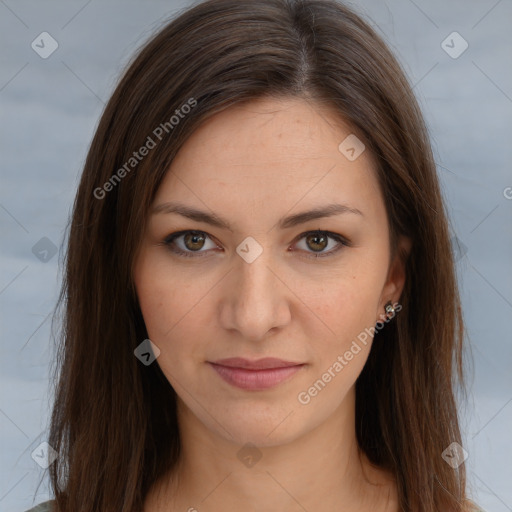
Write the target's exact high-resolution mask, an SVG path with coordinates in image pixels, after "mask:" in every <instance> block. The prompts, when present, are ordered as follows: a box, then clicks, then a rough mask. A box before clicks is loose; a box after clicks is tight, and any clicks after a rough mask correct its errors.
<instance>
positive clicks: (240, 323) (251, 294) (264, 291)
mask: <svg viewBox="0 0 512 512" xmlns="http://www.w3.org/2000/svg"><path fill="white" fill-rule="evenodd" d="M258 245H259V244H258ZM260 247H261V250H259V249H258V247H257V246H256V244H255V243H254V241H251V240H249V241H247V242H246V243H244V242H242V243H241V244H240V246H239V247H238V249H237V252H238V253H239V255H240V256H239V259H238V261H235V264H234V268H233V271H232V272H231V276H232V277H231V281H230V289H229V291H228V292H227V297H225V300H226V302H227V304H225V307H226V305H229V316H228V320H227V322H228V324H227V325H226V327H230V328H235V329H237V330H238V331H239V332H240V333H241V335H242V336H243V337H244V338H247V339H254V340H257V339H261V338H263V337H264V336H265V334H266V333H267V331H269V330H270V329H272V328H274V327H278V326H280V325H282V324H283V323H284V322H286V321H287V320H288V315H287V313H286V311H287V308H286V305H285V303H284V302H283V300H284V296H283V293H282V292H283V290H282V287H281V286H279V285H280V281H279V279H278V278H277V277H276V276H275V275H274V272H275V270H274V271H272V270H271V269H273V268H274V267H275V266H276V265H275V264H273V261H272V251H271V250H270V249H269V248H266V249H263V247H262V246H260ZM244 251H245V252H244ZM251 251H252V254H251ZM255 251H256V252H259V254H258V255H257V256H256V257H255V258H254V259H252V257H253V256H254V255H255V254H256V253H255Z"/></svg>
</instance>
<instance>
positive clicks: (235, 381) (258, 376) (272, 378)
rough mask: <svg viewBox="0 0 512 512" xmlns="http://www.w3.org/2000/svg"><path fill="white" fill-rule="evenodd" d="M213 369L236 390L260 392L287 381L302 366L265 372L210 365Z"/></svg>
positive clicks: (271, 369) (270, 369) (272, 369)
mask: <svg viewBox="0 0 512 512" xmlns="http://www.w3.org/2000/svg"><path fill="white" fill-rule="evenodd" d="M210 365H211V366H212V367H213V369H214V370H215V371H216V372H217V373H218V374H219V375H220V376H221V377H222V378H223V379H224V380H225V381H226V382H227V383H229V384H231V385H233V386H236V387H237V388H241V389H246V390H251V391H261V390H263V389H268V388H271V387H273V386H277V384H280V383H281V382H284V381H285V380H288V379H289V378H290V377H291V376H292V375H294V374H295V373H297V372H298V371H299V370H300V369H301V368H302V367H303V366H304V365H302V364H301V365H296V366H287V367H285V368H269V369H267V370H246V369H243V368H231V367H228V366H222V365H219V364H215V363H210Z"/></svg>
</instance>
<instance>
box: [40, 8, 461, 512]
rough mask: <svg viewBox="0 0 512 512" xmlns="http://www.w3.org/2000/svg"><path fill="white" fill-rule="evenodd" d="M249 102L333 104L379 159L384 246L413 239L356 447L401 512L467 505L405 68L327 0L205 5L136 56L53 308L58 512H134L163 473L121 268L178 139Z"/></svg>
mask: <svg viewBox="0 0 512 512" xmlns="http://www.w3.org/2000/svg"><path fill="white" fill-rule="evenodd" d="M263 96H273V97H283V96H284V97H299V98H304V99H308V100H309V101H312V102H313V103H314V102H317V104H322V105H327V106H329V107H330V108H331V109H333V110H334V111H336V112H338V113H339V115H340V117H341V118H342V119H344V120H345V121H347V122H348V123H349V124H350V125H352V126H353V127H354V129H355V130H357V133H358V134H360V135H361V137H362V139H363V141H364V144H365V145H366V147H367V149H368V150H369V151H370V152H371V154H372V155H373V156H374V158H375V161H376V163H377V166H378V169H377V170H378V179H379V183H380V186H381V188H382V191H383V195H384V197H385V203H386V209H387V212H388V218H389V223H390V231H391V233H392V240H394V241H396V237H397V236H398V235H400V234H403V235H406V236H408V237H410V238H411V239H412V241H413V245H412V249H411V252H410V255H409V257H408V259H407V264H406V271H407V279H406V284H405V288H404V290H403V293H402V296H401V299H400V302H401V305H402V311H401V312H400V314H399V315H397V317H396V319H394V321H393V322H391V323H390V324H389V325H386V327H385V328H384V329H382V330H380V331H379V332H377V333H376V334H375V343H374V344H373V347H372V350H371V353H370V356H369V359H368V361H367V364H366V366H365V368H364V369H363V371H362V373H361V375H360V377H359V378H358V380H357V383H356V432H357V438H358V443H359V446H360V448H361V450H362V451H364V452H365V453H366V455H367V456H368V457H369V459H370V460H371V461H372V462H373V463H374V464H376V465H378V466H380V467H382V468H386V469H388V470H390V471H391V472H392V473H393V474H394V475H395V477H396V481H397V486H398V493H399V500H400V507H401V510H402V511H404V512H406V511H410V512H412V511H414V512H419V511H420V510H421V511H425V512H438V511H439V510H444V511H461V510H464V502H465V498H466V482H465V478H466V477H465V471H464V464H462V465H461V466H459V468H458V469H457V470H454V469H452V467H450V466H449V465H448V464H447V463H446V462H445V461H444V460H443V458H442V456H441V454H442V452H443V450H444V449H445V448H446V447H447V446H448V445H450V444H451V443H452V442H458V443H459V444H462V441H461V434H460V430H459V423H458V414H457V404H456V400H455V391H456V385H457V384H458V383H459V384H460V383H462V377H463V360H462V344H463V338H464V331H463V319H462V314H461V309H460V299H459V294H458V289H457V282H456V274H455V271H454V261H453V257H452V252H451V246H450V236H449V229H448V221H447V217H446V214H445V207H444V204H443V198H442V195H441V192H440V187H439V183H438V179H437V175H436V168H435V163H434V160H433V156H432V151H431V147H430V142H429V137H428V132H427V130H426V127H425V124H424V121H423V119H422V115H421V113H420V110H419V107H418V105H417V102H416V100H415V98H414V96H413V93H412V90H411V87H410V85H409V84H408V82H407V80H406V78H405V76H404V73H403V71H402V70H401V67H400V65H399V64H398V62H397V61H396V59H395V58H394V57H393V55H392V54H391V53H390V51H389V50H388V49H387V47H386V45H385V43H384V42H383V41H382V40H381V38H380V37H379V36H378V35H377V34H376V33H375V31H374V30H373V29H372V28H371V27H370V26H369V25H368V24H367V23H366V22H364V21H363V20H362V19H361V18H360V17H359V16H358V15H356V14H355V13H354V12H353V11H352V10H350V9H348V8H347V7H345V6H343V5H341V4H340V3H338V2H336V1H334V0H302V1H293V0H259V1H257V2H254V1H252V0H209V1H206V2H203V3H200V4H197V5H195V6H193V7H192V8H189V9H188V10H186V11H184V12H182V13H180V15H179V16H178V17H176V18H175V19H174V20H173V21H171V22H169V23H166V24H165V26H164V27H163V28H161V29H160V31H159V32H158V33H157V34H156V35H155V36H154V37H152V38H151V40H150V41H149V42H147V43H146V44H145V45H144V46H143V47H142V49H141V50H140V51H139V52H138V54H137V55H136V56H135V58H134V59H133V61H132V62H131V64H130V65H129V66H128V68H127V70H126V71H125V73H124V76H123V77H122V78H121V80H120V83H119V84H118V86H117V88H116V89H115V91H114V93H113V95H112V97H111V99H110V101H109V102H108V104H107V105H106V107H105V110H104V113H103V115H102V117H101V120H100V122H99V125H98V128H97V130H96V133H95V136H94V138H93V140H92V143H91V146H90V150H89V153H88V156H87V159H86V162H85V166H84V169H83V174H82V177H81V182H80V185H79V189H78V193H77V195H76V199H75V203H74V208H73V215H72V221H71V225H70V230H69V239H68V247H67V254H66V269H65V275H64V284H63V288H62V292H61V296H60V299H59V308H58V311H60V310H62V311H63V313H64V317H63V329H62V336H61V339H60V344H59V345H58V352H57V357H56V358H55V370H54V372H55V382H56V385H55V401H54V407H53V412H52V416H51V428H50V436H49V443H50V445H51V446H52V447H53V448H54V449H55V450H56V451H57V452H58V453H59V458H58V459H57V460H56V461H55V462H54V463H53V464H52V465H51V466H50V469H49V471H50V478H51V485H52V490H53V493H54V495H55V499H56V504H57V511H58V512H80V511H83V512H100V511H101V512H105V511H112V512H140V510H142V506H143V503H144V498H145V496H146V495H147V493H148V490H149V489H150V487H151V486H152V484H153V483H154V482H155V481H156V480H157V479H158V478H159V477H161V476H162V475H164V474H165V473H167V472H168V471H169V470H171V469H172V468H173V467H175V465H176V463H177V460H178V458H179V454H180V438H179V431H178V427H177V418H176V410H175V405H176V400H175V398H176V395H175V392H174V390H173V388H172V387H171V385H170V384H169V382H168V381H167V379H166V378H165V376H164V375H163V373H162V371H161V370H160V368H159V366H158V365H157V364H152V365H149V366H145V365H143V364H141V362H140V361H139V360H138V359H137V358H136V357H135V356H134V350H135V348H136V347H137V346H138V345H139V344H140V343H141V342H142V341H143V340H144V339H146V338H147V337H148V336H147V333H146V330H145V326H144V321H143V318H142V315H141V311H140V308H139V306H138V302H137V297H136V294H135V290H134V286H133V279H132V268H133V262H134V259H135V257H136V255H137V251H138V248H139V244H140V241H141V239H142V235H143V232H144V229H145V226H146V220H147V215H148V211H149V207H150V205H151V203H152V200H153V197H154V195H155V192H156V190H157V189H158V186H159V184H160V182H161V181H162V179H163V177H164V175H165V174H166V172H167V170H168V169H169V166H170V164H171V162H172V160H173V158H174V157H175V155H176V154H177V152H178V150H179V149H180V147H181V146H182V144H183V143H184V141H185V140H186V139H187V137H189V136H190V134H191V133H192V132H193V131H194V130H195V129H196V128H197V127H198V126H199V125H200V124H201V123H203V122H204V121H205V119H207V118H208V117H210V116H212V115H213V114H215V113H217V112H220V111H222V110H224V109H226V108H228V107H230V106H232V105H235V104H238V103H241V102H245V101H250V100H251V99H256V98H260V97H263ZM185 105H188V107H187V108H185ZM172 116H174V117H175V118H176V119H172ZM143 146H145V147H146V148H147V149H148V151H142V150H140V148H142V147H143ZM134 152H136V153H137V154H138V157H135V156H134ZM142 153H145V155H144V156H143V157H142V156H141V154H142ZM139 156H140V158H139ZM132 158H133V159H134V160H132ZM123 169H124V172H123ZM394 249H395V248H394Z"/></svg>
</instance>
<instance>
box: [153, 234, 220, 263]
mask: <svg viewBox="0 0 512 512" xmlns="http://www.w3.org/2000/svg"><path fill="white" fill-rule="evenodd" d="M208 240H210V244H211V247H208V246H207V245H206V246H205V242H207V241H208ZM163 244H164V245H166V246H168V247H169V249H170V250H171V251H172V252H174V253H176V254H179V255H180V256H188V257H202V256H207V255H208V252H209V251H208V249H215V248H218V246H217V245H216V244H215V243H214V242H213V241H212V240H211V239H210V237H209V236H208V235H207V234H206V233H203V232H202V231H180V232H178V233H173V234H171V235H169V236H168V237H167V238H166V239H165V240H164V241H163ZM205 247H206V250H201V249H204V248H205Z"/></svg>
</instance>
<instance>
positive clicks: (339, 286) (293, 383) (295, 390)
mask: <svg viewBox="0 0 512 512" xmlns="http://www.w3.org/2000/svg"><path fill="white" fill-rule="evenodd" d="M351 134H353V130H352V129H351V128H350V126H348V125H347V124H344V123H343V122H341V121H340V119H339V118H338V117H336V115H335V113H333V112H331V111H329V110H326V109H325V107H323V108H322V107H320V106H319V105H317V104H313V103H310V102H306V101H305V100H302V99H283V100H277V99H259V100H257V101H252V102H250V103H246V104H245V105H242V106H235V107H231V108H230V109H228V110H226V111H224V112H221V113H219V114H216V115H215V116H213V117H212V118H210V119H209V120H207V121H206V122H205V123H204V124H203V125H201V127H200V128H199V129H198V130H197V131H196V132H195V133H194V134H193V135H192V136H191V137H190V138H189V139H188V140H187V141H186V143H185V144H184V146H183V147H182V148H181V150H180V152H179V153H178V155H177V156H176V158H175V160H174V161H173V164H172V166H171V168H170V169H169V171H168V173H167V175H166V177H165V179H164V180H163V182H162V184H161V186H160V188H159V190H158V192H157V194H156V197H155V200H154V203H153V208H152V213H151V216H150V219H149V222H148V225H147V228H146V232H145V236H144V239H143V241H142V245H141V250H140V253H139V254H138V256H137V259H136V261H135V266H134V279H135V286H136V290H137V295H138V299H139V304H140V307H141V311H142V314H143V317H144V321H145V324H146V327H147V331H148V336H149V338H150V339H151V341H152V342H153V343H154V344H155V345H156V346H157V347H158V348H159V349H160V355H159V357H158V358H157V360H156V362H155V363H153V364H158V365H159V366H160V368H161V369H162V371H163V373H164V374H165V376H166V377H167V379H168V381H169V382H170V384H171V385H172V386H173V387H174V389H175V390H176V393H177V394H178V397H179V398H178V412H179V415H180V416H181V421H180V425H182V422H183V421H189V422H190V423H191V424H196V425H200V426H201V428H203V429H207V431H209V432H210V433H212V434H215V435H217V436H220V437H222V438H224V439H226V440H229V441H232V442H237V443H240V444H243V443H246V442H248V441H251V442H253V443H256V444H259V445H261V446H271V445H276V444H280V443H285V442H289V441H291V440H293V439H296V438H298V437H299V436H301V435H304V434H306V433H307V432H309V431H312V430H313V429H315V428H316V427H318V426H319V425H320V424H322V423H323V422H326V421H328V420H329V419H330V418H332V417H335V416H336V415H339V414H346V412H347V411H346V408H347V407H349V405H347V404H349V403H350V400H349V399H348V398H349V397H350V396H353V392H354V385H355V381H356V379H357V377H358V375H359V374H360V372H361V370H362V368H363V366H364V364H365V362H366V359H367V356H368V353H369V350H370V347H371V344H372V334H373V331H372V328H373V327H374V326H375V324H376V322H377V321H379V320H382V317H383V314H384V304H385V303H386V302H387V301H388V300H391V301H392V302H393V303H395V302H398V299H399V297H400V293H401V290H402V287H403V284H404V272H403V267H402V266H401V264H400V262H399V261H398V259H396V260H393V261H391V259H390V246H389V226H388V220H387V215H386V210H385V206H384V201H383V198H382V194H381V191H380V190H379V186H378V183H377V177H376V171H375V168H374V165H373V162H372V158H371V155H369V151H367V150H364V151H363V152H362V153H361V154H360V155H359V156H357V152H358V149H360V147H358V146H354V139H348V142H345V143H343V144H341V143H342V142H343V141H344V140H345V139H346V138H347V136H349V135H351ZM349 142H352V144H349ZM340 144H341V149H339V146H340ZM352 146H354V148H355V151H351V150H350V147H352ZM347 156H348V157H350V158H348V157H347ZM354 156H357V158H355V159H354ZM331 205H341V206H338V207H334V206H331ZM329 206H330V210H328V211H330V213H331V214H330V215H328V214H327V213H326V212H323V213H318V215H313V214H310V215H303V214H304V213H305V212H311V211H315V210H323V209H325V208H327V207H329ZM192 210H194V211H199V212H203V213H197V212H196V213H193V212H192ZM180 212H181V213H180ZM405 242H406V241H404V240H403V239H402V240H400V244H401V245H404V246H405ZM229 358H244V359H245V360H248V361H249V362H254V361H258V360H261V359H263V358H278V359H280V360H282V361H285V362H284V363H283V362H281V363H276V362H275V361H274V362H273V363H275V364H271V363H269V362H268V361H267V362H265V361H263V362H262V364H261V365H260V366H262V367H263V368H260V369H255V368H252V369H247V368H245V369H243V368H242V366H244V363H243V362H240V361H231V362H230V361H222V360H226V359H229ZM246 362H247V361H246ZM276 365H277V366H279V368H276V367H274V368H273V369H270V368H269V367H270V366H276ZM315 383H316V384H315ZM352 407H353V404H352Z"/></svg>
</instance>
